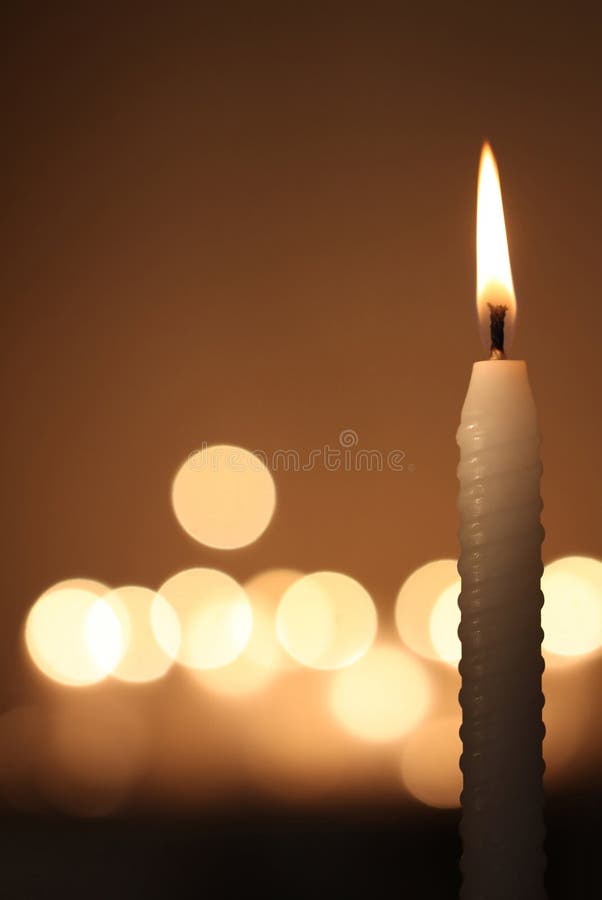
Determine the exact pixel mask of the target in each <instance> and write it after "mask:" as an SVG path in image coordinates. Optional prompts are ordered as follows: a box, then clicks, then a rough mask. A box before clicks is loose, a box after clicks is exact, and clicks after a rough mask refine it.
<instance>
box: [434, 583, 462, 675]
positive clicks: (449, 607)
mask: <svg viewBox="0 0 602 900" xmlns="http://www.w3.org/2000/svg"><path fill="white" fill-rule="evenodd" d="M461 586H462V584H461V581H460V579H458V580H457V581H456V582H455V583H454V584H452V585H450V587H447V588H445V589H444V590H443V591H441V593H440V594H439V596H438V597H437V600H436V601H435V605H434V607H433V611H432V612H431V621H430V630H431V641H432V644H433V647H434V648H435V651H436V652H437V655H438V656H439V658H440V659H442V660H443V662H446V663H450V665H453V666H456V665H457V664H458V663H459V662H460V659H461V658H462V644H461V642H460V638H459V637H458V626H459V625H460V607H459V606H458V596H459V594H460V590H461Z"/></svg>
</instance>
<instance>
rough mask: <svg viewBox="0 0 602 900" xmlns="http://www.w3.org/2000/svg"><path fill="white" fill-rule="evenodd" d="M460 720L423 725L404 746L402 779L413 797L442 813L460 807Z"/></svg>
mask: <svg viewBox="0 0 602 900" xmlns="http://www.w3.org/2000/svg"><path fill="white" fill-rule="evenodd" d="M459 728H460V717H459V716H458V715H455V716H444V717H441V718H437V719H433V720H431V721H429V722H425V723H423V724H422V725H421V726H420V727H419V728H418V729H417V730H416V731H415V732H414V733H413V734H411V735H410V736H409V737H408V739H407V741H406V743H405V744H404V748H403V753H402V757H401V777H402V780H403V783H404V785H405V787H406V789H407V790H408V792H409V793H410V794H412V796H413V797H416V799H417V800H420V801H421V802H422V803H426V804H427V805H428V806H436V807H439V808H441V809H449V808H452V807H455V806H460V792H461V790H462V772H461V771H460V754H461V752H462V742H461V741H460V735H459Z"/></svg>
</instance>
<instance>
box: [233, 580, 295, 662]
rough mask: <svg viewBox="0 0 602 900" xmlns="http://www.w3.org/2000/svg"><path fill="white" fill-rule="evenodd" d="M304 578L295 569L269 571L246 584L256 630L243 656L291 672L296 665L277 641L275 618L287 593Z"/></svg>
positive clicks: (252, 633) (245, 587)
mask: <svg viewBox="0 0 602 900" xmlns="http://www.w3.org/2000/svg"><path fill="white" fill-rule="evenodd" d="M302 577H303V573H302V572H298V571H297V570H296V569H267V570H265V571H264V572H259V573H258V574H257V575H254V576H253V577H252V578H250V579H249V580H248V581H245V583H244V589H245V592H246V594H247V596H248V598H249V601H250V603H251V607H252V609H253V630H252V632H251V638H250V640H249V643H248V644H247V646H246V647H245V650H244V656H246V657H248V658H249V659H250V660H252V661H253V662H256V663H258V664H259V665H262V666H269V667H270V668H272V669H273V668H276V669H290V668H291V666H293V665H295V661H294V660H293V659H292V657H291V656H289V654H288V653H286V652H285V651H284V649H283V647H282V645H281V643H280V641H279V640H278V635H277V632H276V614H277V611H278V606H279V604H280V601H281V600H282V597H283V596H284V594H285V592H286V591H287V590H288V588H289V587H291V585H293V584H294V583H295V582H296V581H299V579H300V578H302Z"/></svg>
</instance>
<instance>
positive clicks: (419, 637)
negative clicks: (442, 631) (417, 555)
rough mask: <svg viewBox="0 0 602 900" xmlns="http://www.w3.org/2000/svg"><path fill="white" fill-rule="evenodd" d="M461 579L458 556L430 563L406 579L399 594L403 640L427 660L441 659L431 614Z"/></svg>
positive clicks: (398, 614) (397, 608) (398, 622)
mask: <svg viewBox="0 0 602 900" xmlns="http://www.w3.org/2000/svg"><path fill="white" fill-rule="evenodd" d="M457 581H458V569H457V562H456V560H455V559H437V560H434V561H433V562H429V563H427V564H426V565H424V566H421V567H420V568H419V569H416V571H415V572H412V574H411V575H410V576H409V578H407V579H406V581H405V582H404V583H403V585H402V586H401V590H400V591H399V594H398V595H397V601H396V604H395V623H396V625H397V630H398V632H399V636H400V637H401V639H402V641H403V642H404V643H405V644H407V646H408V647H411V649H412V650H414V651H415V652H416V653H418V654H419V655H420V656H424V657H425V658H426V659H439V658H440V655H439V652H438V651H437V650H436V648H435V647H434V646H433V640H432V635H431V613H432V611H433V609H434V607H435V604H436V602H437V599H438V598H439V596H440V595H441V593H442V592H443V591H444V590H445V589H446V588H450V587H451V586H452V585H455V584H456V582H457Z"/></svg>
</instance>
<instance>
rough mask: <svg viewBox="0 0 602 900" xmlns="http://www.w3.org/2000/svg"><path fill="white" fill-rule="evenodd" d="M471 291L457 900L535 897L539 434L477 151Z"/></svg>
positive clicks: (541, 862)
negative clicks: (482, 343) (517, 355)
mask: <svg viewBox="0 0 602 900" xmlns="http://www.w3.org/2000/svg"><path fill="white" fill-rule="evenodd" d="M477 260H478V262H477V296H478V304H479V317H480V319H481V324H482V327H483V330H484V333H486V334H487V337H488V338H489V341H490V352H491V358H490V359H489V360H487V361H483V362H477V363H475V364H474V367H473V370H472V377H471V379H470V385H469V388H468V393H467V396H466V400H465V402H464V406H463V409H462V417H461V424H460V428H459V429H458V434H457V440H458V444H459V446H460V464H459V467H458V477H459V480H460V495H459V500H458V508H459V512H460V532H459V536H460V544H461V555H460V561H459V564H458V570H459V572H460V575H461V578H462V593H461V595H460V599H459V604H460V609H461V614H462V620H461V625H460V629H459V635H460V638H461V641H462V661H461V663H460V673H461V675H462V689H461V693H460V702H461V706H462V729H461V736H462V742H463V753H462V759H461V768H462V772H463V775H464V788H463V793H462V822H461V834H462V843H463V856H462V863H461V868H462V874H463V887H462V894H461V896H462V898H463V900H540V898H543V897H545V892H544V888H543V872H544V866H545V858H544V853H543V839H544V826H543V788H542V776H543V761H542V740H543V725H542V705H543V696H542V693H541V674H542V671H543V661H542V658H541V638H542V631H541V606H542V601H543V597H542V594H541V590H540V578H541V574H542V568H543V567H542V562H541V542H542V539H543V529H542V527H541V524H540V512H541V505H542V504H541V499H540V495H539V481H540V476H541V462H540V458H539V444H540V437H539V429H538V424H537V415H536V410H535V404H534V401H533V396H532V393H531V388H530V386H529V380H528V376H527V367H526V365H525V363H524V362H522V361H514V360H508V359H506V358H505V351H506V350H507V348H508V342H509V338H510V337H511V331H512V326H513V324H514V317H515V301H514V288H513V285H512V275H511V270H510V261H509V257H508V249H507V243H506V235H505V224H504V214H503V208H502V200H501V192H500V187H499V178H498V173H497V167H496V165H495V160H494V158H493V154H492V153H491V150H490V148H489V147H488V146H487V145H486V146H485V147H484V149H483V154H482V156H481V167H480V173H479V200H478V209H477Z"/></svg>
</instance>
